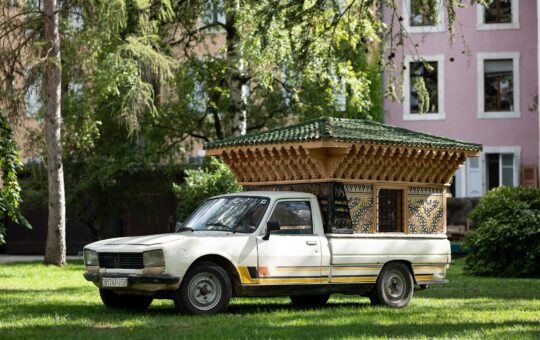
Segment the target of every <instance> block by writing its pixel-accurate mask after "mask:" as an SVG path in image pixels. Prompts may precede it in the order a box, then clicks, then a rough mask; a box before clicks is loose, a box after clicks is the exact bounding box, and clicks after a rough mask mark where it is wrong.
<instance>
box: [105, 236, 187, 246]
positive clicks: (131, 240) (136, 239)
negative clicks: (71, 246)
mask: <svg viewBox="0 0 540 340" xmlns="http://www.w3.org/2000/svg"><path fill="white" fill-rule="evenodd" d="M185 237H186V235H185V233H177V234H159V235H146V236H132V237H119V238H111V239H108V240H103V241H99V242H96V243H95V244H96V245H103V246H109V245H110V246H112V245H128V244H130V245H141V246H151V245H155V244H163V243H168V242H173V241H177V240H180V239H184V238H185Z"/></svg>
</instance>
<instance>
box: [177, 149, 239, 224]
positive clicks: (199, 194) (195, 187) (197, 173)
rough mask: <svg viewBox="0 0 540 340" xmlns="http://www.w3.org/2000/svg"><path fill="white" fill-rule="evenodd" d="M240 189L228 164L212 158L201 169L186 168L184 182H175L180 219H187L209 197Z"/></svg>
mask: <svg viewBox="0 0 540 340" xmlns="http://www.w3.org/2000/svg"><path fill="white" fill-rule="evenodd" d="M240 189H241V187H240V186H239V185H238V183H237V182H236V178H235V177H234V174H233V173H232V172H231V170H230V169H229V168H228V167H227V165H225V164H223V163H222V162H220V161H219V160H217V159H215V158H210V160H207V161H205V163H203V166H202V167H201V168H200V169H194V170H186V176H185V178H184V182H183V183H182V184H180V185H177V184H173V191H174V193H175V195H176V197H177V198H178V206H177V208H176V215H177V217H178V219H179V220H180V221H185V220H186V218H188V217H189V215H191V213H192V212H193V211H195V209H197V207H198V206H199V205H201V204H202V203H203V202H204V201H205V200H206V199H207V198H209V197H212V196H215V195H220V194H226V193H231V192H237V191H240Z"/></svg>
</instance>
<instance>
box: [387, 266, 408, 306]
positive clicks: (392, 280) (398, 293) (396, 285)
mask: <svg viewBox="0 0 540 340" xmlns="http://www.w3.org/2000/svg"><path fill="white" fill-rule="evenodd" d="M385 289H386V293H387V296H388V297H390V298H391V299H392V300H400V299H401V298H402V297H403V294H404V292H405V279H404V278H403V276H402V275H401V273H399V272H391V273H390V274H389V275H388V279H387V284H386V287H385Z"/></svg>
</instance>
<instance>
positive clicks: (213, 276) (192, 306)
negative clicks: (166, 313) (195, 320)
mask: <svg viewBox="0 0 540 340" xmlns="http://www.w3.org/2000/svg"><path fill="white" fill-rule="evenodd" d="M231 295H232V287H231V281H230V279H229V276H228V275H227V273H226V272H225V270H224V269H223V268H221V267H219V266H217V265H215V264H213V263H209V262H203V263H200V264H198V265H197V266H196V267H194V268H192V269H191V270H190V271H189V272H188V273H187V275H186V276H185V277H184V279H183V280H182V285H181V286H180V289H179V290H178V291H177V292H176V294H175V296H174V304H175V306H176V309H178V310H179V311H180V312H182V313H187V314H217V313H221V312H223V311H225V310H226V309H227V307H228V306H229V301H230V300H231Z"/></svg>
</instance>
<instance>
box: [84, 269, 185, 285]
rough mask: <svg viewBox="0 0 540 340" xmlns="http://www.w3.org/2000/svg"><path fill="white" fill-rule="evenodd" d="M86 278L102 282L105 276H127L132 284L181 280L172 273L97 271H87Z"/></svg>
mask: <svg viewBox="0 0 540 340" xmlns="http://www.w3.org/2000/svg"><path fill="white" fill-rule="evenodd" d="M83 275H84V278H85V279H86V280H87V281H92V282H94V283H96V284H100V283H101V278H103V277H127V279H128V283H129V284H130V285H131V284H140V283H143V284H148V283H157V284H166V285H171V284H172V285H174V284H178V282H179V281H180V277H179V276H173V275H170V274H126V273H95V272H86V273H84V274H83Z"/></svg>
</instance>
